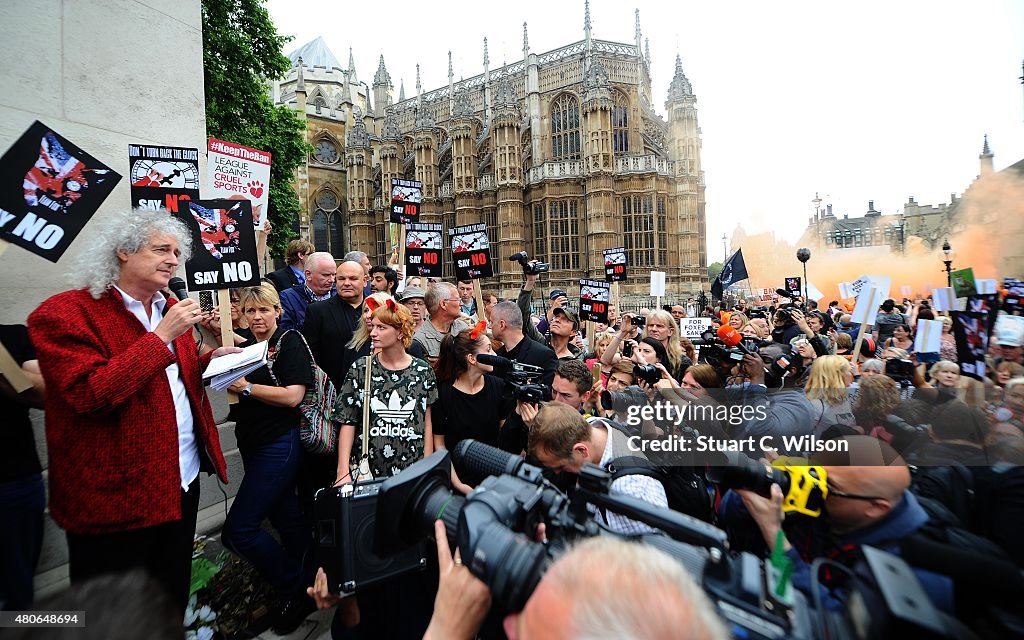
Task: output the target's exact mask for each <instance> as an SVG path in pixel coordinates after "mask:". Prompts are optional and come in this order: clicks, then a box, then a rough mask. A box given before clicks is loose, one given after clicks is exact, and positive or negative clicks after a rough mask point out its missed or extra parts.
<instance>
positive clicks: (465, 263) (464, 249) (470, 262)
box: [448, 222, 494, 280]
mask: <svg viewBox="0 0 1024 640" xmlns="http://www.w3.org/2000/svg"><path fill="white" fill-rule="evenodd" d="M448 235H449V237H451V241H452V258H453V259H454V260H455V278H456V279H457V280H477V279H479V278H490V277H491V276H493V275H494V265H493V264H491V243H490V242H489V241H488V240H487V225H486V224H484V223H482V222H481V223H479V224H468V225H466V226H463V227H453V228H451V229H449V230H448Z"/></svg>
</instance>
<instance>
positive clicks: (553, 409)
mask: <svg viewBox="0 0 1024 640" xmlns="http://www.w3.org/2000/svg"><path fill="white" fill-rule="evenodd" d="M528 450H529V452H530V455H532V456H533V457H535V458H536V459H537V460H538V461H539V462H540V463H541V464H542V465H544V466H545V467H547V468H548V469H551V470H553V471H554V472H556V473H562V472H563V471H568V472H569V473H574V474H578V473H579V472H580V470H581V469H582V468H583V465H584V463H587V462H589V463H591V464H595V465H597V466H599V467H601V468H602V469H605V470H608V467H609V466H610V465H611V463H612V461H613V460H615V459H616V458H619V457H623V456H633V457H640V458H646V456H644V454H643V452H641V451H634V450H633V449H631V448H630V447H629V446H628V436H626V434H625V433H623V432H622V431H619V430H618V429H616V428H614V427H612V426H610V425H609V424H608V423H607V422H606V421H604V420H602V419H596V420H592V421H590V422H588V421H587V420H584V419H583V416H581V415H580V413H579V411H578V410H574V409H573V408H572V407H570V406H568V405H566V404H564V403H562V402H545V403H542V404H541V405H540V406H539V407H538V409H537V414H536V416H535V417H534V418H533V420H531V421H530V438H529V446H528ZM609 493H610V494H613V495H615V494H618V495H627V496H632V497H634V498H639V499H640V500H643V501H645V502H649V503H650V504H652V505H654V506H656V507H661V508H668V498H667V497H666V496H665V488H664V487H663V486H662V484H661V483H660V482H658V481H657V480H656V479H654V478H651V477H649V476H643V475H635V474H634V475H625V476H622V477H621V478H618V479H617V480H615V481H614V482H612V484H611V488H610V489H609ZM592 510H593V511H594V512H595V514H596V517H597V518H598V519H599V520H600V521H601V522H606V523H607V525H608V527H609V528H610V529H611V530H612V531H614V532H616V533H621V534H637V533H649V532H653V531H655V529H654V528H652V527H649V526H648V525H645V524H642V523H640V522H636V521H634V520H630V519H629V518H626V517H624V516H621V515H619V514H617V513H599V512H597V510H596V509H592Z"/></svg>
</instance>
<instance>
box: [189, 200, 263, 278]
mask: <svg viewBox="0 0 1024 640" xmlns="http://www.w3.org/2000/svg"><path fill="white" fill-rule="evenodd" d="M174 215H175V217H176V218H178V219H179V220H181V221H182V222H184V223H185V225H186V226H188V228H189V231H191V232H192V257H191V258H190V259H189V260H188V262H186V263H185V274H186V276H187V277H186V281H187V282H188V288H189V290H190V291H209V290H214V289H233V288H235V287H254V286H256V285H258V284H259V283H260V271H259V265H258V264H257V261H256V230H255V229H254V228H253V225H252V203H250V202H249V201H248V200H195V201H192V202H189V203H188V206H182V207H179V211H178V213H177V214H174Z"/></svg>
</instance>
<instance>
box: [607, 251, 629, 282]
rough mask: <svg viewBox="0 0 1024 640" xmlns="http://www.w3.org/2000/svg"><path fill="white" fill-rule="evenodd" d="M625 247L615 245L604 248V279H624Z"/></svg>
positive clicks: (620, 280)
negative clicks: (611, 247)
mask: <svg viewBox="0 0 1024 640" xmlns="http://www.w3.org/2000/svg"><path fill="white" fill-rule="evenodd" d="M627 266H628V265H627V264H626V248H625V247H615V248H614V249H605V250H604V279H605V280H607V281H608V282H622V281H624V280H625V279H626V267H627Z"/></svg>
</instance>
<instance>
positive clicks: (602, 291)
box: [580, 278, 611, 324]
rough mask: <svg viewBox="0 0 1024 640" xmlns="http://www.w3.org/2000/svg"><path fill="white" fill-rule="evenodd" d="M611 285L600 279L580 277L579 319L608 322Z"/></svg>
mask: <svg viewBox="0 0 1024 640" xmlns="http://www.w3.org/2000/svg"><path fill="white" fill-rule="evenodd" d="M610 300H611V285H610V284H608V283H607V282H604V281H601V280H587V279H585V278H581V279H580V320H589V321H593V322H602V323H604V324H608V302H609V301H610Z"/></svg>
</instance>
